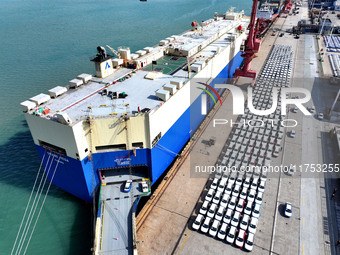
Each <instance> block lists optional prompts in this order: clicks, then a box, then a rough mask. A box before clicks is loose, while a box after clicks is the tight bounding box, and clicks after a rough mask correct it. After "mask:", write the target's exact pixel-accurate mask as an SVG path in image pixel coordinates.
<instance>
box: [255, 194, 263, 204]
mask: <svg viewBox="0 0 340 255" xmlns="http://www.w3.org/2000/svg"><path fill="white" fill-rule="evenodd" d="M262 200H263V192H261V191H259V192H257V196H256V199H255V203H256V204H259V205H261V204H262Z"/></svg>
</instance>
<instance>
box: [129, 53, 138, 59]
mask: <svg viewBox="0 0 340 255" xmlns="http://www.w3.org/2000/svg"><path fill="white" fill-rule="evenodd" d="M130 57H131V59H137V58H138V57H139V55H138V54H131V55H130Z"/></svg>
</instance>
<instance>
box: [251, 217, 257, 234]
mask: <svg viewBox="0 0 340 255" xmlns="http://www.w3.org/2000/svg"><path fill="white" fill-rule="evenodd" d="M258 221H259V220H258V219H256V218H254V217H251V220H250V223H249V227H248V232H249V233H252V234H254V235H255V233H256V228H257V223H258Z"/></svg>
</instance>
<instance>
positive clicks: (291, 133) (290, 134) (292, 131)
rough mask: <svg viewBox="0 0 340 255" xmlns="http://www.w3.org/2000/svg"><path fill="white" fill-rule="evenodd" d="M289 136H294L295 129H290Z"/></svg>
mask: <svg viewBox="0 0 340 255" xmlns="http://www.w3.org/2000/svg"><path fill="white" fill-rule="evenodd" d="M289 136H290V137H291V138H294V137H295V136H296V131H295V130H291V131H290V132H289Z"/></svg>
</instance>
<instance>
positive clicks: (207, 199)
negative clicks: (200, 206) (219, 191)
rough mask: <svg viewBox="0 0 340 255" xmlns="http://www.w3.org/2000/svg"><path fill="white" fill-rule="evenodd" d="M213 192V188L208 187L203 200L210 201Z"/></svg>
mask: <svg viewBox="0 0 340 255" xmlns="http://www.w3.org/2000/svg"><path fill="white" fill-rule="evenodd" d="M214 194H215V190H213V189H209V191H208V194H207V195H206V196H205V200H206V201H208V202H211V200H212V199H213V196H214Z"/></svg>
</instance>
